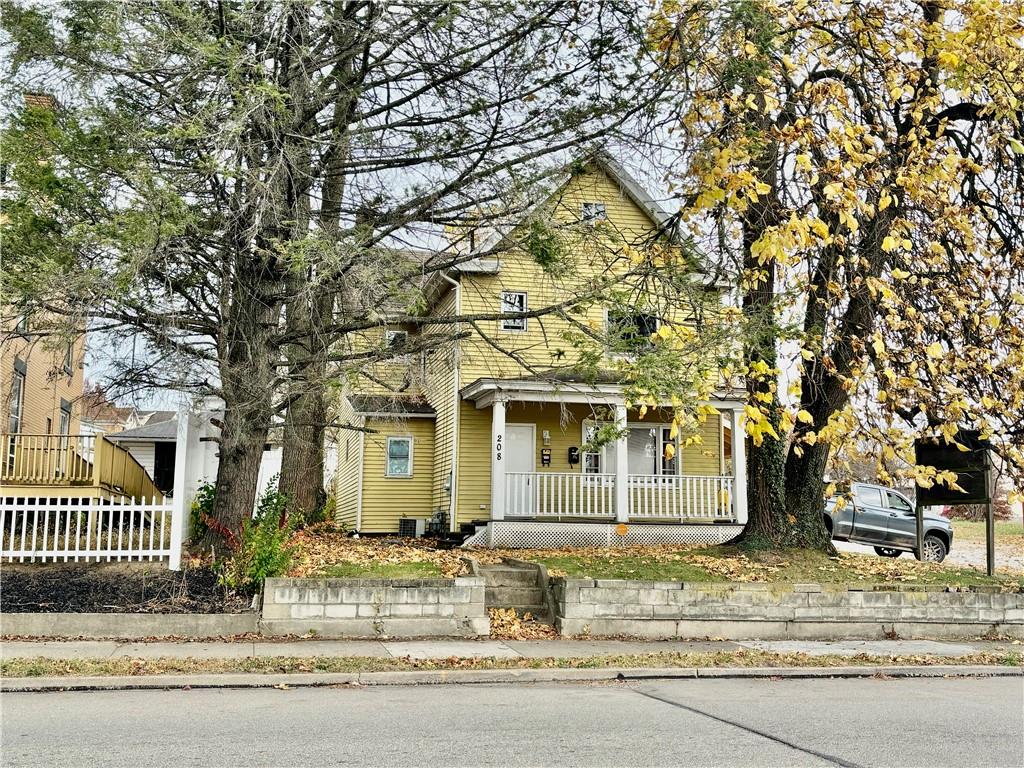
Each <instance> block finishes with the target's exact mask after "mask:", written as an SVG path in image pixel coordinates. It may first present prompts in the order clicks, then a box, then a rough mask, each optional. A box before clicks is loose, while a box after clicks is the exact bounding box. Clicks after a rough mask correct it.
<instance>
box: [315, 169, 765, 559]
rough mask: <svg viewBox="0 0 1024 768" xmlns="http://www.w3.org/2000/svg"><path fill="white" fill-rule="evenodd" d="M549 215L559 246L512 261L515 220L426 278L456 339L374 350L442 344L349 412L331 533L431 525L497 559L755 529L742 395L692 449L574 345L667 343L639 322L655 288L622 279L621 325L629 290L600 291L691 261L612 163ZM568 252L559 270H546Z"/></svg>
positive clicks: (392, 336)
mask: <svg viewBox="0 0 1024 768" xmlns="http://www.w3.org/2000/svg"><path fill="white" fill-rule="evenodd" d="M542 206H546V208H545V217H546V218H545V220H549V221H554V222H558V224H559V227H560V228H562V229H561V231H560V232H559V234H558V235H557V236H556V237H555V238H554V239H553V240H552V241H551V242H552V243H553V245H552V246H551V247H546V243H544V242H541V244H540V248H539V249H538V251H539V253H538V252H526V251H524V249H523V248H522V247H518V246H512V247H504V246H508V243H509V241H511V240H514V241H515V243H517V244H521V243H524V242H526V243H529V242H530V237H532V234H531V233H526V234H525V235H524V228H526V227H529V226H531V225H530V223H529V222H528V221H525V220H523V221H518V222H511V223H510V224H509V226H507V227H505V228H504V229H502V228H495V229H494V230H492V231H488V232H475V233H473V234H474V236H469V237H466V238H463V240H465V241H466V242H465V243H464V244H462V245H460V246H459V247H462V248H463V249H464V253H465V254H466V255H467V258H464V259H461V260H459V263H458V266H456V267H453V268H452V269H450V270H447V271H445V272H443V273H437V274H433V275H432V276H431V278H430V280H429V281H428V283H427V286H426V295H427V297H428V301H429V314H430V315H431V316H435V317H446V316H447V317H453V318H458V322H457V324H456V326H455V331H456V332H455V333H452V327H451V326H450V325H449V326H445V325H442V324H436V325H430V324H427V325H424V326H423V328H424V330H422V331H416V330H410V329H399V328H392V329H391V330H388V331H386V333H387V334H388V337H387V339H384V340H380V339H378V340H377V343H381V342H383V343H385V344H391V343H399V344H403V343H405V342H406V341H407V340H411V339H409V337H410V336H413V335H415V334H416V333H447V334H449V338H446V340H445V341H443V342H441V343H438V344H436V345H433V346H430V347H429V349H427V351H425V352H423V353H422V354H419V355H415V354H410V355H409V356H408V359H406V360H400V361H399V365H397V367H396V365H395V364H393V363H392V364H389V366H388V367H389V370H390V376H389V371H382V372H378V373H379V374H380V375H375V376H374V377H373V383H372V384H369V385H366V386H358V387H353V388H352V390H353V391H350V392H348V394H347V396H346V397H344V398H343V401H342V403H341V414H340V416H341V419H342V421H343V422H344V423H346V424H347V425H349V426H350V427H351V428H349V429H344V430H342V431H341V434H340V436H339V438H338V441H337V450H338V466H337V473H336V485H335V495H336V499H337V520H338V522H339V523H342V524H344V525H346V526H347V527H348V528H349V529H350V530H356V531H359V532H360V533H361V534H376V533H395V532H399V531H400V530H403V531H409V530H415V526H416V525H417V523H416V522H413V521H420V520H423V521H427V520H429V521H432V523H433V527H434V528H435V529H438V528H442V529H444V530H449V531H453V532H459V533H461V534H463V535H464V536H467V537H468V538H467V542H468V543H473V544H485V545H494V546H545V545H546V546H561V545H603V544H610V543H616V542H628V543H657V542H685V541H702V542H709V543H710V542H720V541H724V540H726V539H728V538H730V537H731V536H732V535H733V534H734V533H735V531H736V530H737V528H738V526H741V525H742V524H743V523H744V522H745V521H746V515H747V510H746V478H745V453H744V440H743V430H742V429H735V428H733V425H735V424H738V423H739V418H740V416H741V414H742V409H743V406H744V400H743V398H742V396H741V394H740V393H738V392H730V391H726V390H725V389H723V390H722V391H719V392H716V393H715V396H714V398H713V399H711V400H709V401H708V402H707V403H706V405H708V406H711V407H713V408H714V411H709V413H711V414H712V415H710V416H709V417H708V418H707V419H706V420H705V421H703V422H702V423H701V424H700V427H699V429H700V441H699V442H697V443H694V444H690V445H686V444H684V443H683V442H681V440H680V435H679V434H678V433H677V431H675V430H673V429H672V428H671V416H670V413H669V411H668V410H667V406H669V405H670V404H669V403H663V404H660V405H659V406H656V407H648V408H644V409H642V410H640V409H636V408H631V407H628V406H627V402H626V398H625V394H624V393H625V387H624V384H623V380H622V374H621V373H620V372H617V366H616V365H615V359H614V355H613V354H612V353H611V352H606V353H605V358H602V360H603V362H602V363H601V364H598V365H595V364H594V361H593V360H592V359H588V358H587V356H586V352H584V351H583V349H584V347H583V346H581V345H579V344H576V343H574V341H573V340H574V339H578V338H581V337H584V336H586V335H587V334H588V329H604V328H607V327H608V326H609V324H612V323H614V324H616V327H619V326H623V327H626V326H628V328H629V329H630V332H631V333H633V334H634V335H635V337H636V338H637V339H646V338H648V337H649V336H650V335H651V333H652V332H653V331H655V330H656V329H657V328H658V324H659V321H658V319H657V318H656V317H654V316H653V314H648V313H647V312H645V309H646V307H647V305H648V300H649V298H650V296H649V292H652V291H654V290H656V289H655V288H652V287H651V285H650V283H649V282H645V281H643V280H639V279H637V280H636V281H634V283H632V284H630V283H629V282H628V281H626V288H625V290H629V291H632V292H633V293H630V297H631V298H629V299H628V300H627V302H626V304H625V306H629V307H631V308H630V309H629V311H627V312H626V313H625V314H624V313H623V311H622V310H621V307H623V306H624V303H623V301H622V300H621V296H620V299H619V301H618V302H617V304H616V306H618V307H620V309H619V310H618V311H617V312H615V313H614V315H613V313H612V311H611V310H610V309H609V308H608V303H607V302H602V298H607V295H608V292H609V291H615V290H624V289H623V287H622V286H623V283H622V282H620V281H618V280H611V279H606V277H607V276H609V275H618V276H621V275H623V274H625V273H628V271H629V268H630V267H629V265H630V263H631V259H633V258H634V257H635V252H636V251H637V250H638V249H640V248H643V247H648V246H652V244H658V243H660V244H662V245H663V246H664V249H665V253H666V254H671V253H675V254H677V256H676V258H681V256H679V254H681V253H682V249H680V248H678V247H675V248H673V247H672V245H671V241H670V240H668V239H666V235H665V232H666V229H667V228H668V227H667V223H668V222H669V219H670V217H669V215H668V214H667V213H666V212H665V211H663V210H662V209H661V208H660V207H659V206H658V205H657V203H656V202H655V201H654V200H653V199H652V198H651V197H650V196H649V195H648V194H647V193H646V192H645V191H644V190H643V189H642V187H641V186H640V184H639V183H638V182H637V181H636V180H635V179H634V178H633V177H632V176H630V174H629V173H628V172H627V171H626V170H625V169H623V168H622V167H621V166H620V165H619V164H618V163H616V162H614V161H613V160H612V159H610V158H608V157H607V156H603V155H602V156H597V157H595V158H592V159H590V160H589V161H587V162H585V163H583V164H581V165H579V166H577V167H575V168H574V169H573V171H572V173H570V174H569V175H568V176H567V178H566V180H565V181H564V183H562V184H561V186H559V187H558V189H557V190H556V192H555V193H554V194H553V195H552V196H551V197H549V198H548V199H546V200H544V201H542V202H541V204H540V205H539V206H536V207H535V208H534V211H536V210H538V209H539V208H541V207H542ZM545 236H546V235H545V233H544V232H541V233H540V235H539V238H541V239H543V238H544V237H545ZM666 244H667V245H666ZM652 247H654V246H652ZM559 249H562V251H564V252H563V253H562V254H561V256H562V263H559V264H557V265H555V266H554V267H551V266H550V265H545V264H543V263H542V262H543V261H544V259H545V258H547V257H548V256H549V255H551V254H552V253H554V254H555V255H556V256H557V254H558V251H559ZM666 258H672V257H671V256H666ZM692 269H693V271H694V272H697V271H699V269H698V268H696V267H692ZM624 271H625V272H624ZM645 292H648V293H645ZM715 301H716V303H717V301H719V299H718V297H717V296H715ZM553 307H554V308H556V309H557V311H544V312H540V311H539V310H551V309H552V308H553ZM634 310H635V311H634ZM535 311H536V314H531V313H532V312H535ZM664 311H665V310H664V309H662V310H661V312H662V313H664ZM673 311H674V310H673ZM584 369H585V370H584ZM385 385H387V386H385ZM389 387H390V389H389ZM662 406H664V407H662ZM602 425H614V426H615V427H616V429H615V430H614V435H615V437H614V439H613V440H612V441H611V442H609V443H607V444H605V445H604V446H603V447H601V448H600V449H599V450H591V451H588V450H587V448H595V443H593V442H592V441H593V439H594V436H595V434H596V432H597V430H598V429H600V428H601V427H602ZM669 446H671V447H669ZM403 520H406V521H409V522H407V523H405V524H403V523H402V521H403ZM419 525H420V526H422V524H419Z"/></svg>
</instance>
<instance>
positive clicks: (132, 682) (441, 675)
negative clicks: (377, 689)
mask: <svg viewBox="0 0 1024 768" xmlns="http://www.w3.org/2000/svg"><path fill="white" fill-rule="evenodd" d="M870 677H880V678H922V677H1024V667H994V666H980V665H974V666H968V665H962V666H958V665H952V664H948V665H947V664H943V665H934V666H889V667H887V666H868V667H856V666H848V667H702V668H695V667H667V668H639V669H636V668H623V669H616V668H607V669H457V670H423V671H411V672H324V673H315V672H312V673H311V672H300V673H292V674H260V673H222V674H210V675H152V676H120V677H117V676H111V677H13V678H6V679H4V680H0V692H3V693H19V692H22V693H24V692H36V691H137V690H173V689H179V690H181V689H185V690H188V689H197V688H318V687H328V686H337V685H349V686H363V685H445V684H454V685H474V684H475V685H480V684H492V685H493V684H505V683H571V682H630V681H638V680H686V679H689V680H713V679H723V678H747V679H772V680H789V679H793V680H798V679H804V680H807V679H829V678H870Z"/></svg>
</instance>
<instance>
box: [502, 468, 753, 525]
mask: <svg viewBox="0 0 1024 768" xmlns="http://www.w3.org/2000/svg"><path fill="white" fill-rule="evenodd" d="M615 485H616V476H615V475H613V474H583V473H579V472H576V473H572V472H506V473H505V515H506V516H508V517H519V518H534V517H549V518H550V517H554V518H562V517H577V518H579V517H583V518H588V517H589V518H603V519H614V518H615V517H616V509H615ZM627 488H628V491H627V494H626V500H627V519H629V520H660V521H673V520H674V521H679V522H686V521H690V520H701V521H704V520H732V519H734V517H735V513H734V512H733V507H732V503H733V492H732V491H733V478H732V477H729V476H725V475H629V476H628V478H627Z"/></svg>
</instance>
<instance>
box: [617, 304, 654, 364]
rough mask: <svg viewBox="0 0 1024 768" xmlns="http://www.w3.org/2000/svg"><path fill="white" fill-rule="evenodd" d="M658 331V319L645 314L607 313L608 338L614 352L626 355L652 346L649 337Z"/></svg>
mask: <svg viewBox="0 0 1024 768" xmlns="http://www.w3.org/2000/svg"><path fill="white" fill-rule="evenodd" d="M657 331H658V318H657V317H656V316H655V315H650V314H647V313H645V312H618V311H615V310H609V311H608V336H609V337H610V341H611V344H612V347H613V348H614V349H615V350H618V351H622V352H625V353H627V354H630V353H636V352H642V351H645V350H648V349H650V347H651V346H652V343H651V336H652V335H653V334H654V333H657Z"/></svg>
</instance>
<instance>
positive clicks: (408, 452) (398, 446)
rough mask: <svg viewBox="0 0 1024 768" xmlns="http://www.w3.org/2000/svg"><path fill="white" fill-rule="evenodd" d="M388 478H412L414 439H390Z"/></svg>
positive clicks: (385, 469)
mask: <svg viewBox="0 0 1024 768" xmlns="http://www.w3.org/2000/svg"><path fill="white" fill-rule="evenodd" d="M384 475H385V476H386V477H412V438H411V437H389V438H388V454H387V463H386V465H385V467H384Z"/></svg>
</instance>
